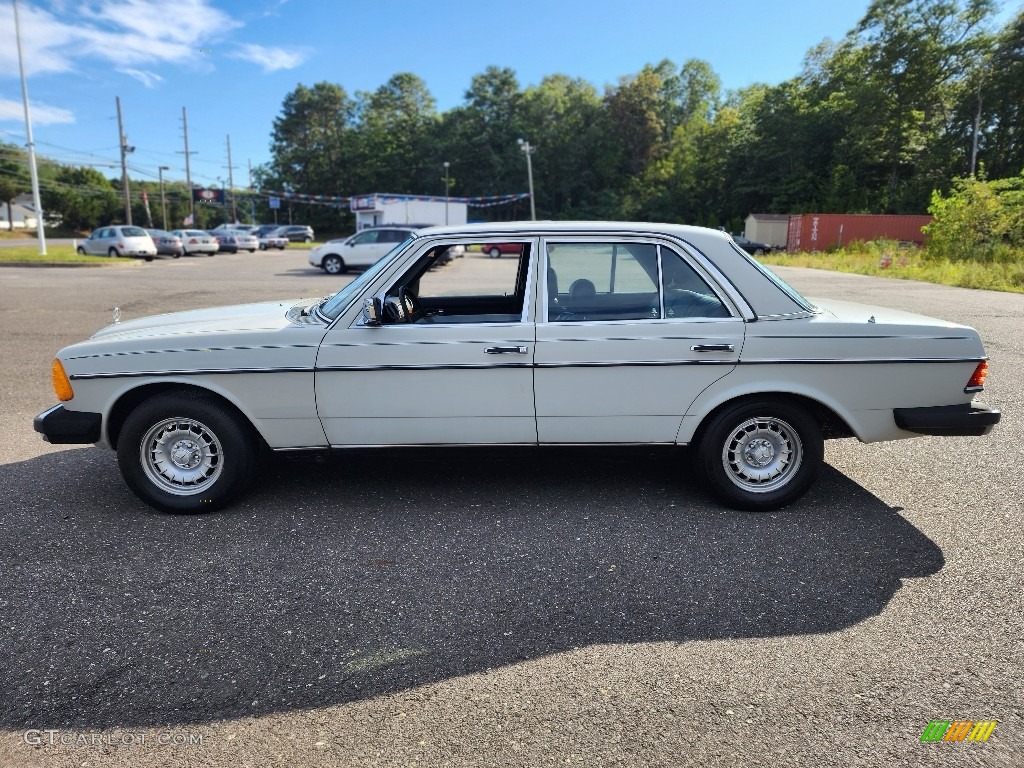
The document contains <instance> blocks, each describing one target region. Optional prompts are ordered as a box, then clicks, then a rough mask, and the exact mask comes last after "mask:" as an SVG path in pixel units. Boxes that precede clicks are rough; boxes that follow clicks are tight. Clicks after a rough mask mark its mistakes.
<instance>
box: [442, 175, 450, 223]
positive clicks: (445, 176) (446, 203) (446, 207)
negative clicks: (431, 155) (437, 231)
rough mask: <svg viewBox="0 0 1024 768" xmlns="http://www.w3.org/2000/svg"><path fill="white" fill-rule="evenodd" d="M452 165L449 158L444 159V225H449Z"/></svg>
mask: <svg viewBox="0 0 1024 768" xmlns="http://www.w3.org/2000/svg"><path fill="white" fill-rule="evenodd" d="M449 165H451V164H450V163H449V162H448V161H447V160H445V161H444V225H445V226H446V227H447V226H448V166H449Z"/></svg>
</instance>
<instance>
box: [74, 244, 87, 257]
mask: <svg viewBox="0 0 1024 768" xmlns="http://www.w3.org/2000/svg"><path fill="white" fill-rule="evenodd" d="M75 250H76V251H78V255H79V256H85V248H83V247H82V246H78V247H77V248H76V249H75Z"/></svg>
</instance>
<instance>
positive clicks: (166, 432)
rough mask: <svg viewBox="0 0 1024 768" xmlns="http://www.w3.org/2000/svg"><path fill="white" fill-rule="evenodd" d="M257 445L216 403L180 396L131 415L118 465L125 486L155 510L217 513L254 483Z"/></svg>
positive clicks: (147, 403) (154, 400) (156, 399)
mask: <svg viewBox="0 0 1024 768" xmlns="http://www.w3.org/2000/svg"><path fill="white" fill-rule="evenodd" d="M257 441H258V437H257V436H256V435H254V434H253V433H252V430H251V428H250V427H249V425H248V424H246V423H244V422H242V420H241V418H240V417H239V416H237V415H235V414H234V413H232V412H231V411H230V410H229V409H228V408H226V407H224V406H223V405H222V404H220V403H218V402H217V401H216V400H215V399H213V398H211V397H209V396H207V395H203V394H195V393H187V392H179V393H175V394H165V395H159V396H157V397H154V398H152V399H150V400H147V401H145V402H144V403H142V404H141V405H140V406H138V407H137V408H136V409H135V410H134V411H132V412H131V414H130V415H129V416H128V418H127V420H126V421H125V423H124V426H123V427H122V429H121V433H120V436H119V438H118V443H117V461H118V465H119V466H120V468H121V474H122V475H123V476H124V479H125V482H126V483H127V484H128V486H129V487H130V488H131V489H132V490H133V491H134V492H135V494H136V495H137V496H138V497H139V498H140V499H142V500H143V501H145V502H146V503H147V504H149V505H150V506H152V507H155V508H157V509H159V510H161V511H163V512H170V513H172V514H196V513H202V512H212V511H213V510H216V509H219V508H221V507H223V506H224V505H225V504H227V503H228V502H229V501H230V500H231V499H232V498H233V497H235V496H236V495H238V494H239V493H240V492H241V491H242V490H244V489H245V488H246V486H248V485H249V484H250V483H251V481H252V479H253V477H254V476H255V471H256V465H257V459H258V456H257V451H256V449H255V445H256V444H257Z"/></svg>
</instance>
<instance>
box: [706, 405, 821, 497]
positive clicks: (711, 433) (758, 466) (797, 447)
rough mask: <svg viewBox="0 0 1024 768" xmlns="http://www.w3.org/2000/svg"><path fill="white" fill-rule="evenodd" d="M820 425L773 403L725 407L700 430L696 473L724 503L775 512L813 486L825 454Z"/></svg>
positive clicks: (802, 413) (807, 415)
mask: <svg viewBox="0 0 1024 768" xmlns="http://www.w3.org/2000/svg"><path fill="white" fill-rule="evenodd" d="M824 451H825V448H824V439H823V437H822V433H821V427H820V425H819V424H818V422H817V421H816V420H815V418H814V417H813V416H812V415H811V414H810V413H808V412H807V410H806V409H804V408H803V407H801V406H799V405H797V404H795V403H793V402H790V401H787V400H781V399H780V400H774V399H759V400H744V401H741V402H738V403H735V404H734V405H731V406H727V407H726V408H724V409H723V410H722V411H720V412H719V413H718V414H717V415H716V416H714V418H712V420H711V421H710V422H709V423H708V424H707V425H706V427H704V428H703V429H702V434H701V437H700V438H699V440H698V443H697V456H696V463H697V470H698V475H699V476H700V477H701V478H702V479H703V480H704V482H705V483H706V484H707V485H708V487H709V488H710V489H711V491H712V492H713V493H714V494H715V495H716V496H718V498H719V499H721V500H722V501H723V502H724V503H725V504H726V505H728V506H730V507H733V508H734V509H742V510H747V511H751V512H767V511H770V510H774V509H779V508H781V507H784V506H786V505H788V504H792V503H793V502H794V501H796V500H797V499H799V498H800V497H801V496H803V495H804V494H805V493H806V492H807V490H808V489H809V488H810V487H811V485H813V484H814V481H815V479H816V478H817V476H818V472H819V471H820V469H821V464H822V461H823V456H824Z"/></svg>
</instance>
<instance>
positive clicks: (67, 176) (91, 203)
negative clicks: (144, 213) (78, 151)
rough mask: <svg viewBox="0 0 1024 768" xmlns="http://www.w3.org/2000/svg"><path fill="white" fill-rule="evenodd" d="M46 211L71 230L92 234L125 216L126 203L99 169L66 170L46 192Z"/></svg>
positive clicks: (67, 168) (78, 168)
mask: <svg viewBox="0 0 1024 768" xmlns="http://www.w3.org/2000/svg"><path fill="white" fill-rule="evenodd" d="M42 204H43V210H45V211H46V212H47V213H48V214H50V215H54V216H60V217H61V219H62V220H63V223H64V225H65V226H67V227H69V228H71V229H78V230H91V229H95V228H96V227H100V226H104V225H106V224H110V223H111V222H113V221H115V220H117V219H118V218H119V217H120V216H123V211H124V209H123V205H122V200H121V198H120V197H119V195H118V193H117V191H116V190H115V189H114V187H113V185H112V184H111V182H110V180H109V179H107V178H106V177H105V176H104V175H103V174H102V173H100V172H99V171H97V170H96V169H95V168H90V167H88V166H80V167H72V166H64V167H62V168H61V169H60V171H59V172H58V173H57V174H56V177H55V178H54V180H53V182H52V184H49V185H47V186H46V187H45V188H44V189H43V190H42Z"/></svg>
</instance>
